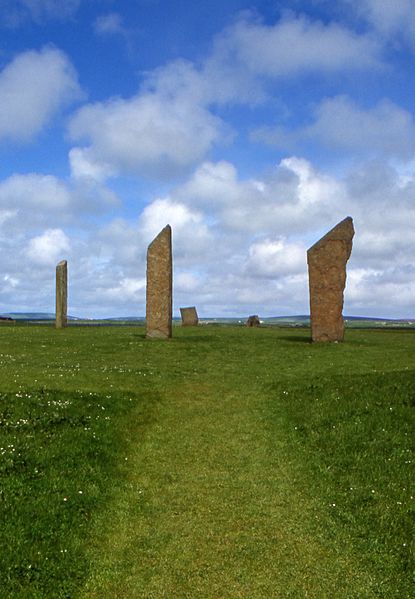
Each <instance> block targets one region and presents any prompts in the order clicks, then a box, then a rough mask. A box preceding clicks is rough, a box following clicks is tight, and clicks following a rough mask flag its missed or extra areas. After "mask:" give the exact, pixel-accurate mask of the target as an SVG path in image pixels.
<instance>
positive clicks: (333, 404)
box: [0, 325, 415, 599]
mask: <svg viewBox="0 0 415 599" xmlns="http://www.w3.org/2000/svg"><path fill="white" fill-rule="evenodd" d="M414 433H415V331H414V330H401V331H395V330H348V331H347V334H346V341H345V342H344V343H339V344H329V345H326V344H315V345H312V344H310V343H309V331H308V330H307V329H290V328H286V329H285V328H278V327H262V328H258V329H248V328H246V327H240V326H221V327H214V326H213V327H209V326H200V327H197V328H183V329H182V328H180V327H176V328H175V329H174V337H173V339H171V340H169V341H167V342H166V341H148V340H146V339H145V338H144V329H143V328H142V327H138V326H110V327H105V326H101V327H85V326H83V327H82V326H79V327H78V326H73V325H72V326H71V327H69V328H68V329H65V330H60V331H56V330H54V328H53V327H52V326H49V325H42V326H34V325H4V326H2V327H0V506H1V513H2V518H1V521H0V534H1V540H2V549H1V552H0V596H1V597H5V598H9V597H10V598H12V597H13V598H14V597H16V598H27V599H29V598H30V599H32V598H39V599H40V598H42V599H43V598H46V597H47V598H49V597H52V598H53V597H56V598H78V597H79V598H87V597H88V598H89V597H96V598H98V597H99V598H112V597H114V598H115V597H126V598H130V597H132V598H135V597H137V598H143V599H161V598H168V599H170V598H178V599H182V598H189V599H196V598H199V597H200V598H212V599H222V598H229V599H234V598H246V599H263V598H268V597H269V598H274V597H275V598H280V597H281V598H293V599H294V598H302V597H307V598H315V599H324V598H328V599H334V598H336V599H337V598H338V599H343V598H344V599H350V598H355V599H371V598H384V599H410V598H412V597H413V595H414V593H413V591H414V560H413V551H414V496H415V488H414V479H415V477H414Z"/></svg>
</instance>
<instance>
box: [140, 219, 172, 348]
mask: <svg viewBox="0 0 415 599" xmlns="http://www.w3.org/2000/svg"><path fill="white" fill-rule="evenodd" d="M172 286H173V260H172V244H171V227H170V225H167V226H166V227H164V229H163V230H162V231H160V233H159V234H158V235H157V237H156V238H155V239H154V240H153V241H152V242H151V243H150V245H149V246H148V249H147V287H146V337H148V338H149V339H169V338H170V337H171V336H172V311H173V292H172Z"/></svg>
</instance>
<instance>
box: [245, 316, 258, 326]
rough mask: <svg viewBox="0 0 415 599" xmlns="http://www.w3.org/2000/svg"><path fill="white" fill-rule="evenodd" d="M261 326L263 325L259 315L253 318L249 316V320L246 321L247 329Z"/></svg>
mask: <svg viewBox="0 0 415 599" xmlns="http://www.w3.org/2000/svg"><path fill="white" fill-rule="evenodd" d="M260 324H261V323H260V321H259V317H258V315H257V314H252V316H248V320H247V321H246V326H247V327H259V326H260Z"/></svg>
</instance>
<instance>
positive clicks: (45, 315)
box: [0, 312, 79, 321]
mask: <svg viewBox="0 0 415 599" xmlns="http://www.w3.org/2000/svg"><path fill="white" fill-rule="evenodd" d="M0 316H4V317H6V318H13V320H28V321H31V320H36V321H39V320H55V313H51V312H7V313H4V314H0ZM68 320H79V318H77V317H76V316H68Z"/></svg>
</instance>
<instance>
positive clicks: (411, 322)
mask: <svg viewBox="0 0 415 599" xmlns="http://www.w3.org/2000/svg"><path fill="white" fill-rule="evenodd" d="M0 316H2V317H5V318H11V319H13V320H15V321H20V322H50V321H54V320H55V314H54V313H52V312H7V313H4V314H0ZM259 318H260V321H261V323H262V324H263V325H265V326H267V325H268V326H280V327H308V326H310V316H309V315H308V314H297V315H294V316H268V317H264V318H261V315H260V316H259ZM246 320H247V316H246V317H211V318H209V317H205V318H203V317H201V318H200V319H199V322H200V324H201V325H226V324H228V325H240V326H243V325H245V323H246ZM68 321H69V322H73V323H77V324H91V325H93V324H102V325H105V324H111V323H112V324H120V325H121V324H128V323H135V324H144V322H145V316H116V317H114V318H81V317H77V316H68ZM344 321H345V325H346V327H348V328H365V327H366V328H392V327H398V328H402V327H404V328H414V327H415V319H410V318H409V319H407V318H406V319H405V318H399V319H393V318H376V317H367V316H344ZM180 323H181V318H180V317H177V316H175V317H174V318H173V324H175V325H179V324H180Z"/></svg>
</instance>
